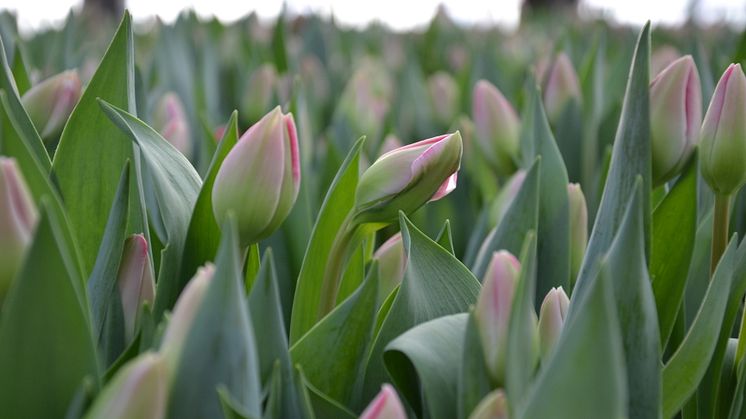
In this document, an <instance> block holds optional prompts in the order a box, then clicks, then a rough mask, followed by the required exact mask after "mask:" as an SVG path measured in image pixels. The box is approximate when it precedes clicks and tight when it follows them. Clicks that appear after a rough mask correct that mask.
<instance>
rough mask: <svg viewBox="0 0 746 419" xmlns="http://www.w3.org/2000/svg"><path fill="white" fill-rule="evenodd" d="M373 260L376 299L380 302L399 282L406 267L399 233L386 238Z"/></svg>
mask: <svg viewBox="0 0 746 419" xmlns="http://www.w3.org/2000/svg"><path fill="white" fill-rule="evenodd" d="M373 260H374V261H377V262H378V301H379V302H382V301H383V300H384V299H386V297H387V296H388V295H389V293H391V291H392V290H393V289H394V288H396V286H397V285H399V284H400V283H401V281H402V279H403V278H404V271H405V270H406V268H407V255H406V253H405V252H404V244H403V243H402V237H401V233H396V234H394V235H393V236H391V237H390V238H389V239H388V240H386V241H385V242H384V243H383V244H382V245H381V247H379V248H378V250H376V252H375V253H374V254H373Z"/></svg>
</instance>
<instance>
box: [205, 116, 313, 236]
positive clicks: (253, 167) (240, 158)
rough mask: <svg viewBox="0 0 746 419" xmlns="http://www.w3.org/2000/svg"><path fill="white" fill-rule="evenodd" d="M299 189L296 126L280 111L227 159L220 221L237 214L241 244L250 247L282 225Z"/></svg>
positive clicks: (220, 179) (219, 185)
mask: <svg viewBox="0 0 746 419" xmlns="http://www.w3.org/2000/svg"><path fill="white" fill-rule="evenodd" d="M299 188H300V160H299V155H298V138H297V135H296V131H295V122H294V121H293V115H292V114H283V113H282V111H281V110H280V107H279V106H278V107H276V108H275V109H274V110H273V111H272V112H270V113H268V114H267V115H265V116H264V118H262V119H261V120H260V121H259V122H257V123H256V124H254V125H253V126H252V127H251V128H249V130H248V131H246V133H245V134H244V135H242V136H241V138H240V139H239V140H238V143H236V145H235V146H234V147H233V149H232V150H231V151H230V152H229V153H228V155H227V156H226V157H225V160H224V161H223V164H222V165H221V166H220V169H219V170H218V174H217V176H216V177H215V186H214V187H213V190H212V205H213V210H214V212H215V218H216V219H217V221H218V223H219V224H220V225H222V223H223V220H224V219H225V217H226V216H227V214H228V212H229V211H233V212H234V213H235V215H236V218H237V221H238V231H239V235H240V238H241V244H242V245H244V246H248V245H250V244H252V243H256V242H258V241H260V240H262V239H264V238H266V237H268V236H269V235H270V234H272V233H273V232H274V231H275V230H276V229H277V228H278V227H279V226H280V224H282V222H283V221H284V220H285V218H286V217H287V215H288V214H289V213H290V210H291V209H292V208H293V204H295V199H296V198H297V197H298V189H299Z"/></svg>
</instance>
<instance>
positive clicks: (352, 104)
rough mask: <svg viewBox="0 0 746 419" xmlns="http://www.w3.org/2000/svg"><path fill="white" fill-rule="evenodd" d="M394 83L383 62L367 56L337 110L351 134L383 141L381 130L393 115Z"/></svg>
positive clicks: (347, 86) (350, 81) (343, 94)
mask: <svg viewBox="0 0 746 419" xmlns="http://www.w3.org/2000/svg"><path fill="white" fill-rule="evenodd" d="M393 90H394V89H393V83H392V81H391V78H390V76H389V73H388V70H387V68H386V67H385V66H384V65H383V64H382V63H381V62H379V61H377V60H375V59H372V58H368V57H366V58H365V59H363V60H361V62H360V64H359V65H358V66H357V69H356V70H355V72H354V73H353V74H352V77H350V80H349V81H348V82H347V85H346V86H345V89H344V92H342V96H341V98H340V100H339V103H338V105H337V108H336V111H335V112H336V115H335V117H336V118H341V119H342V120H344V121H345V122H346V123H347V124H348V125H349V128H350V129H351V130H352V131H351V132H350V133H349V135H352V136H353V137H357V136H359V135H367V136H368V137H369V138H373V139H375V141H378V140H380V138H381V136H382V135H383V133H382V132H381V127H382V126H383V122H384V119H385V118H386V115H387V114H388V112H389V107H390V104H391V98H392V96H393Z"/></svg>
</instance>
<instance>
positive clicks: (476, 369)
mask: <svg viewBox="0 0 746 419" xmlns="http://www.w3.org/2000/svg"><path fill="white" fill-rule="evenodd" d="M487 371H488V369H487V363H486V361H485V356H484V350H483V349H482V341H481V339H480V338H479V330H478V329H477V324H476V321H475V317H474V312H473V311H472V312H471V313H470V314H469V319H468V321H467V325H466V332H465V336H464V352H463V354H462V356H461V373H460V375H459V383H458V418H459V419H466V418H468V417H469V415H470V414H471V412H472V411H473V410H474V408H475V407H477V405H478V404H479V402H480V401H482V399H483V398H484V397H485V396H486V395H487V394H489V392H490V391H491V390H492V383H491V380H490V377H489V374H488V372H487Z"/></svg>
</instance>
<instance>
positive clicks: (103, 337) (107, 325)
mask: <svg viewBox="0 0 746 419" xmlns="http://www.w3.org/2000/svg"><path fill="white" fill-rule="evenodd" d="M129 191H130V164H129V163H127V164H126V165H125V167H124V170H123V171H122V176H121V179H120V180H119V186H117V193H116V195H115V196H114V202H113V203H112V206H111V210H110V211H109V221H108V222H107V223H106V229H105V231H104V238H103V240H101V248H100V249H99V250H98V257H97V258H96V264H95V265H94V266H93V272H91V276H90V277H89V278H88V295H89V299H90V305H91V321H92V323H93V337H94V339H95V341H96V344H97V345H98V350H99V355H100V356H101V359H102V361H103V363H104V366H106V367H109V366H110V365H111V364H112V363H113V362H114V361H115V360H116V359H117V357H118V356H119V354H121V353H122V351H123V350H124V349H125V345H126V343H125V341H124V315H123V312H122V300H121V298H120V295H119V290H118V287H117V282H116V281H117V279H118V278H117V276H118V273H119V265H120V264H121V259H122V251H123V250H124V241H125V239H126V238H127V209H128V208H129Z"/></svg>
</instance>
